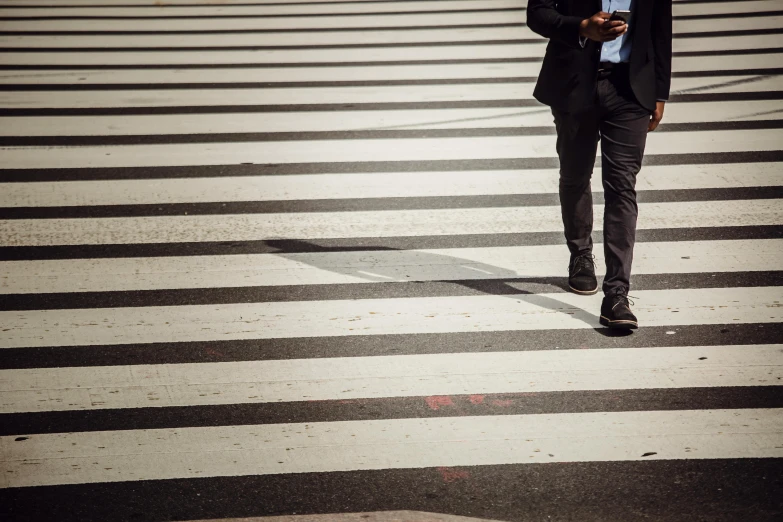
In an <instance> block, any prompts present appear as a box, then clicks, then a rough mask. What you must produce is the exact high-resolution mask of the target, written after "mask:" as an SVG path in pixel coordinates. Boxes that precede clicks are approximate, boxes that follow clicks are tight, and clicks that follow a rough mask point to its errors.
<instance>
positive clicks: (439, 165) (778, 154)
mask: <svg viewBox="0 0 783 522" xmlns="http://www.w3.org/2000/svg"><path fill="white" fill-rule="evenodd" d="M758 162H783V151H743V152H706V153H693V154H648V155H646V156H645V157H644V160H643V164H644V165H701V164H710V165H714V164H725V163H758ZM599 164H600V163H596V165H599ZM559 166H560V163H559V161H558V160H557V158H511V159H480V160H432V161H361V162H330V163H279V164H257V165H256V164H252V163H246V164H245V163H243V164H240V165H189V166H179V167H99V168H62V169H0V183H13V182H35V181H89V180H118V179H175V178H214V177H227V176H232V177H233V176H288V175H294V174H350V173H360V174H366V173H389V172H446V171H454V172H461V171H472V170H516V169H522V170H524V169H549V168H552V169H553V168H558V167H559Z"/></svg>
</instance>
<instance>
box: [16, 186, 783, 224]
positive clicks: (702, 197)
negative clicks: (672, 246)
mask: <svg viewBox="0 0 783 522" xmlns="http://www.w3.org/2000/svg"><path fill="white" fill-rule="evenodd" d="M776 198H783V186H770V187H731V188H707V189H668V190H645V191H639V194H638V201H639V202H640V203H662V202H686V201H728V200H735V201H736V200H748V199H776ZM593 201H594V203H596V204H601V203H603V202H604V198H603V193H602V192H597V193H594V194H593ZM559 204H560V200H559V198H558V195H557V194H555V193H552V194H545V193H537V194H510V195H486V196H429V197H426V196H425V197H398V198H356V199H315V200H304V199H303V200H291V201H286V200H274V201H231V202H215V203H150V204H133V205H94V206H67V207H4V208H3V207H0V219H70V218H107V217H147V216H183V215H188V216H194V215H202V216H203V215H228V214H232V215H236V214H274V213H289V214H290V213H299V212H354V211H361V212H363V211H385V210H436V209H464V208H497V207H535V206H547V205H549V206H558V205H559Z"/></svg>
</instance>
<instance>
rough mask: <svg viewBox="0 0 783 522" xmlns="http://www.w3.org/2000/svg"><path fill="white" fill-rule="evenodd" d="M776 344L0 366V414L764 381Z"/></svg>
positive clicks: (781, 349)
mask: <svg viewBox="0 0 783 522" xmlns="http://www.w3.org/2000/svg"><path fill="white" fill-rule="evenodd" d="M781 378H783V345H780V344H777V345H749V346H707V347H704V346H684V347H683V346H675V347H656V348H634V349H626V348H615V349H599V350H551V351H526V352H503V353H491V352H489V353H454V354H435V355H399V356H382V357H346V358H329V359H302V360H283V361H241V362H225V363H201V364H158V365H133V366H105V367H87V368H78V367H75V368H74V367H70V368H36V369H30V370H0V413H23V412H44V411H68V410H99V409H109V408H149V407H155V408H159V407H170V406H201V405H214V404H249V403H267V402H292V401H323V400H342V399H364V398H382V397H410V396H432V395H459V394H485V393H492V394H494V393H538V392H556V391H579V390H629V389H634V390H641V389H672V388H711V387H723V386H770V385H776V384H778V383H779V382H780V379H781Z"/></svg>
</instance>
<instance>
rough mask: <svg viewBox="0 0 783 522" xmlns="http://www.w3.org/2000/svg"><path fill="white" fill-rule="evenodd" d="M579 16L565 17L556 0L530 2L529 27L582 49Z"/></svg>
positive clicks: (532, 0)
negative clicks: (556, 6) (556, 7)
mask: <svg viewBox="0 0 783 522" xmlns="http://www.w3.org/2000/svg"><path fill="white" fill-rule="evenodd" d="M668 1H671V0H668ZM581 23H582V18H581V17H579V16H565V15H562V14H560V13H559V12H558V11H557V9H555V0H528V3H527V26H528V27H530V29H532V30H533V31H534V32H536V33H538V34H540V35H541V36H543V37H545V38H549V39H551V40H557V41H558V42H560V43H563V44H565V45H568V46H569V47H575V48H577V49H581V46H580V45H579V24H581Z"/></svg>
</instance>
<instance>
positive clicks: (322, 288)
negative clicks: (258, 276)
mask: <svg viewBox="0 0 783 522" xmlns="http://www.w3.org/2000/svg"><path fill="white" fill-rule="evenodd" d="M432 257H433V258H438V259H443V258H444V257H446V256H441V255H437V254H432ZM486 268H487V270H492V269H495V271H496V273H501V274H503V273H508V272H509V271H508V270H505V269H502V268H497V267H491V266H489V267H486ZM324 270H329V268H324ZM373 271H380V272H381V273H383V272H384V270H383V268H381V269H380V270H376V269H373ZM334 272H336V273H338V274H348V275H354V276H356V277H360V278H364V279H366V278H367V276H363V275H362V274H360V273H358V269H342V270H334ZM631 285H632V287H633V290H671V289H694V288H698V289H701V288H745V287H767V286H779V287H783V272H781V271H777V272H776V271H768V272H739V271H737V272H717V273H701V274H642V275H634V276H633V277H632V278H631ZM567 292H568V278H567V277H513V276H507V277H504V278H499V279H461V280H458V281H411V282H404V283H397V282H374V283H352V284H324V285H282V286H255V287H234V288H187V289H166V290H131V291H116V292H111V291H109V292H64V293H40V294H0V311H3V312H6V311H22V310H28V311H29V310H67V309H95V308H134V307H148V306H187V305H217V304H236V303H270V302H291V301H296V302H303V301H335V300H349V299H350V300H359V299H403V298H419V297H466V296H482V295H508V296H517V295H520V294H543V293H567Z"/></svg>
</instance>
